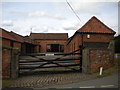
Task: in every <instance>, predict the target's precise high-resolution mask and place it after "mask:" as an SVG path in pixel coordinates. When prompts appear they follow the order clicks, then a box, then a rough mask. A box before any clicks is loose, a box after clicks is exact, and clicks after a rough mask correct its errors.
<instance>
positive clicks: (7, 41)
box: [0, 28, 39, 77]
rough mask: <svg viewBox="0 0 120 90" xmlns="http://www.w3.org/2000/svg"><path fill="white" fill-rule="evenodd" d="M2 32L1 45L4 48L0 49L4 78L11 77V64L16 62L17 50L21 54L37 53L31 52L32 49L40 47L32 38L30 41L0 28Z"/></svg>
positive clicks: (0, 36)
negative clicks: (15, 52) (15, 54)
mask: <svg viewBox="0 0 120 90" xmlns="http://www.w3.org/2000/svg"><path fill="white" fill-rule="evenodd" d="M0 32H2V34H0V43H2V44H1V45H2V46H0V47H2V49H0V52H2V61H1V62H2V75H3V77H10V75H11V67H12V64H11V62H12V61H13V60H14V55H13V52H14V51H15V50H17V51H18V53H21V54H26V53H34V52H37V51H35V50H34V49H33V50H31V47H32V48H36V47H38V46H39V45H38V44H37V43H36V42H35V41H34V40H32V39H30V38H29V39H28V38H26V37H23V36H21V35H18V34H16V33H14V32H8V31H6V30H5V29H2V28H0ZM28 46H29V47H28Z"/></svg>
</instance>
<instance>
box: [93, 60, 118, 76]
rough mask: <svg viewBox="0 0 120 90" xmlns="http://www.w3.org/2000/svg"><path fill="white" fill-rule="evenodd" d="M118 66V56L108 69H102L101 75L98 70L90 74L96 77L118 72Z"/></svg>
mask: <svg viewBox="0 0 120 90" xmlns="http://www.w3.org/2000/svg"><path fill="white" fill-rule="evenodd" d="M119 68H120V58H115V64H114V65H113V66H112V67H110V68H108V69H104V70H103V73H102V75H99V72H97V73H92V74H93V75H94V76H96V77H98V78H101V77H105V76H109V75H112V74H114V73H117V72H120V69H119Z"/></svg>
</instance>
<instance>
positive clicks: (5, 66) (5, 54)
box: [2, 48, 11, 77]
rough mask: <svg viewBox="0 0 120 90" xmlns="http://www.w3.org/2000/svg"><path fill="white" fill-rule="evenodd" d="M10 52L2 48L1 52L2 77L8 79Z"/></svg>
mask: <svg viewBox="0 0 120 90" xmlns="http://www.w3.org/2000/svg"><path fill="white" fill-rule="evenodd" d="M10 62H11V50H10V49H6V48H3V50H2V76H3V77H10Z"/></svg>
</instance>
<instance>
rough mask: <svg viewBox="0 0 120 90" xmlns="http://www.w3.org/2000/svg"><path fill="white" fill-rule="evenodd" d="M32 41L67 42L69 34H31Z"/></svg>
mask: <svg viewBox="0 0 120 90" xmlns="http://www.w3.org/2000/svg"><path fill="white" fill-rule="evenodd" d="M30 38H31V39H43V40H45V39H47V40H67V39H68V33H31V34H30Z"/></svg>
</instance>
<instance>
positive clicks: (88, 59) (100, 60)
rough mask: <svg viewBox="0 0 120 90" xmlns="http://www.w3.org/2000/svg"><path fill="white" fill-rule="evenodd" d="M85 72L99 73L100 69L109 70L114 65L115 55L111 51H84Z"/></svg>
mask: <svg viewBox="0 0 120 90" xmlns="http://www.w3.org/2000/svg"><path fill="white" fill-rule="evenodd" d="M82 61H83V72H90V73H91V72H98V71H99V69H100V67H103V69H106V68H109V67H111V66H112V65H113V64H114V53H113V51H112V50H110V49H85V50H83V60H82Z"/></svg>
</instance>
